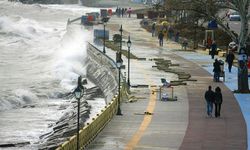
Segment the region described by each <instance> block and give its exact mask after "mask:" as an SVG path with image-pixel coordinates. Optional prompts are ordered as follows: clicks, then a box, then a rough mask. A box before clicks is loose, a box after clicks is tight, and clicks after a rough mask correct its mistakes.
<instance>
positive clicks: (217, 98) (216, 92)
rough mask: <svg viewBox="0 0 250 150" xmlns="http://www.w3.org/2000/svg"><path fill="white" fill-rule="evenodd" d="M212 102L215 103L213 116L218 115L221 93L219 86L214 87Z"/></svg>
mask: <svg viewBox="0 0 250 150" xmlns="http://www.w3.org/2000/svg"><path fill="white" fill-rule="evenodd" d="M214 99H215V101H214V104H215V117H220V110H221V104H222V101H223V99H222V94H221V89H220V87H218V86H217V87H216V88H215V94H214Z"/></svg>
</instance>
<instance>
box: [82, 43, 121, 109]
mask: <svg viewBox="0 0 250 150" xmlns="http://www.w3.org/2000/svg"><path fill="white" fill-rule="evenodd" d="M87 53H88V60H87V63H88V65H87V78H88V79H89V80H91V81H92V82H93V83H94V84H96V85H97V86H98V87H99V88H100V89H101V90H102V91H103V93H104V96H105V100H106V104H107V103H109V102H110V101H111V99H112V98H113V97H114V95H115V94H116V93H117V92H118V79H117V76H118V71H117V69H116V64H115V62H114V61H113V60H112V59H111V58H109V57H108V56H107V55H103V53H102V52H101V51H100V50H98V49H97V48H96V47H94V46H93V45H91V44H89V45H88V48H87Z"/></svg>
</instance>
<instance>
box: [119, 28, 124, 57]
mask: <svg viewBox="0 0 250 150" xmlns="http://www.w3.org/2000/svg"><path fill="white" fill-rule="evenodd" d="M119 31H120V34H121V39H120V52H121V51H122V32H123V29H122V25H121V27H120V29H119Z"/></svg>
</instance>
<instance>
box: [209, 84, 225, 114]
mask: <svg viewBox="0 0 250 150" xmlns="http://www.w3.org/2000/svg"><path fill="white" fill-rule="evenodd" d="M205 99H206V103H207V115H208V116H209V117H212V112H213V104H214V105H215V117H220V110H221V104H222V101H223V99H222V94H221V89H220V87H216V88H215V92H214V91H213V90H212V87H211V86H208V90H207V91H206V93H205Z"/></svg>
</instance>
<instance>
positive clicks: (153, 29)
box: [151, 22, 156, 37]
mask: <svg viewBox="0 0 250 150" xmlns="http://www.w3.org/2000/svg"><path fill="white" fill-rule="evenodd" d="M155 26H156V24H155V22H154V23H153V24H152V27H151V32H152V37H154V36H155V29H156V27H155Z"/></svg>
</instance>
